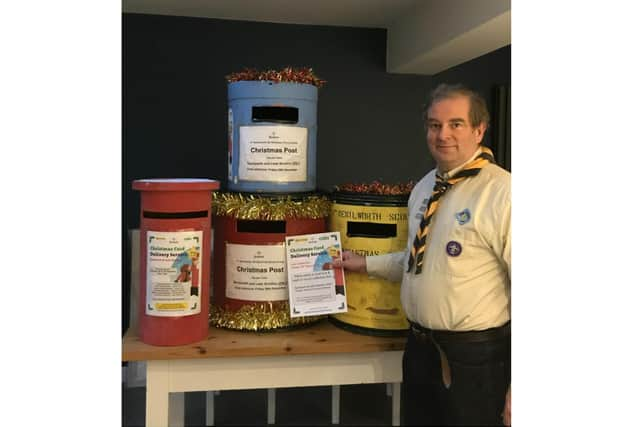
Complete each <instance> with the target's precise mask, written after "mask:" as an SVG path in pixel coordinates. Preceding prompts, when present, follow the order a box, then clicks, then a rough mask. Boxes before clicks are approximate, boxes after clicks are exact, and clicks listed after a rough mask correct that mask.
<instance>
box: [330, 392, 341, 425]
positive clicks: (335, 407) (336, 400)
mask: <svg viewBox="0 0 640 427" xmlns="http://www.w3.org/2000/svg"><path fill="white" fill-rule="evenodd" d="M331 424H340V386H339V385H332V386H331Z"/></svg>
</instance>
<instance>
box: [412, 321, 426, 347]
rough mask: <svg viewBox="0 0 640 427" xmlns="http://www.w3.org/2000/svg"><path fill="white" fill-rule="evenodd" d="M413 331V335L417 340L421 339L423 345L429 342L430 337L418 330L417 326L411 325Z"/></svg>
mask: <svg viewBox="0 0 640 427" xmlns="http://www.w3.org/2000/svg"><path fill="white" fill-rule="evenodd" d="M411 331H412V332H413V335H414V336H415V337H416V338H417V339H419V340H420V341H421V342H423V343H425V342H427V339H428V338H429V337H428V335H427V334H426V333H425V332H423V331H421V330H420V329H418V328H417V327H416V326H415V325H411Z"/></svg>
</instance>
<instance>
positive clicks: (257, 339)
mask: <svg viewBox="0 0 640 427" xmlns="http://www.w3.org/2000/svg"><path fill="white" fill-rule="evenodd" d="M405 341H406V338H405V337H404V336H396V337H374V336H369V335H363V334H356V333H353V332H349V331H346V330H344V329H341V328H339V327H337V326H335V325H333V324H331V323H330V322H329V321H328V320H327V319H324V320H321V321H319V322H317V323H314V324H312V325H310V326H304V327H300V328H298V329H291V330H284V331H271V332H242V331H232V330H227V329H220V328H213V327H212V328H209V335H208V336H207V339H206V340H203V341H200V342H197V343H193V344H187V345H181V346H170V347H164V346H162V347H161V346H153V345H149V344H145V343H143V342H142V341H141V340H140V338H139V337H138V336H137V333H136V332H135V331H132V330H131V328H130V329H129V330H128V331H127V333H126V334H125V336H124V337H123V339H122V360H123V361H128V360H172V359H205V358H210V357H238V356H277V355H287V354H323V353H364V352H375V351H394V350H404V345H405Z"/></svg>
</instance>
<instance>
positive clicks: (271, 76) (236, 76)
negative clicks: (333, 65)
mask: <svg viewBox="0 0 640 427" xmlns="http://www.w3.org/2000/svg"><path fill="white" fill-rule="evenodd" d="M225 78H226V79H227V81H228V82H229V83H231V82H237V81H241V80H249V81H253V80H265V81H272V82H276V83H306V84H310V85H314V86H317V87H319V88H320V87H322V86H323V85H324V84H325V83H326V82H327V81H326V80H322V79H320V78H319V77H318V76H316V75H315V74H313V70H312V69H311V68H293V67H285V68H283V69H282V70H280V71H276V70H267V71H258V70H256V69H255V68H245V69H244V70H242V71H240V72H236V73H231V74H229V75H228V76H225Z"/></svg>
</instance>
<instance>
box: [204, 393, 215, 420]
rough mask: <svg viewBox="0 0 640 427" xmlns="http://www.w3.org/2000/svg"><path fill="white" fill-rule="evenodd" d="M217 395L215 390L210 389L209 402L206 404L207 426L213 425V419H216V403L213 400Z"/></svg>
mask: <svg viewBox="0 0 640 427" xmlns="http://www.w3.org/2000/svg"><path fill="white" fill-rule="evenodd" d="M214 395H215V391H208V392H207V403H206V404H205V405H206V406H205V413H206V418H207V421H206V425H207V427H209V426H212V425H213V420H214V419H215V417H214V414H215V406H213V405H214V401H213V396H214Z"/></svg>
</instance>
